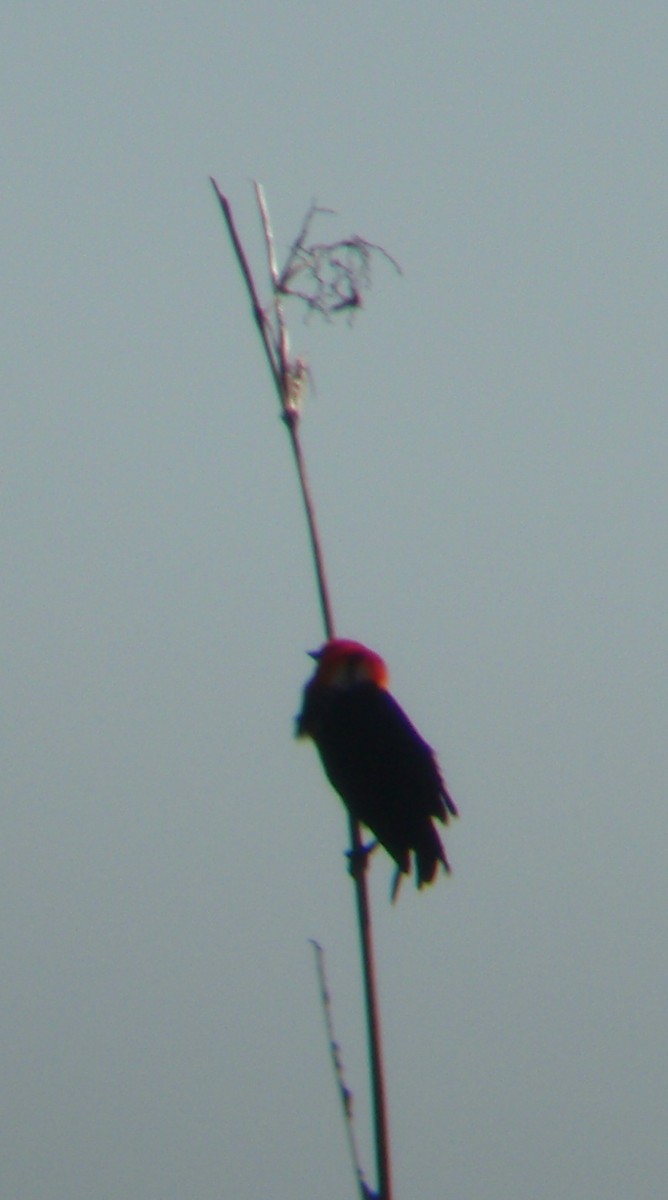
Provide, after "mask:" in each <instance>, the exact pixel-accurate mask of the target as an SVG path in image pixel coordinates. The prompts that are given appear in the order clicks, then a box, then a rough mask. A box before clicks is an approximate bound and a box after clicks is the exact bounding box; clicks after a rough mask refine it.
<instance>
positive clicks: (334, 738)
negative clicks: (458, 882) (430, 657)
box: [297, 638, 457, 897]
mask: <svg viewBox="0 0 668 1200" xmlns="http://www.w3.org/2000/svg"><path fill="white" fill-rule="evenodd" d="M311 657H312V658H314V659H315V660H316V663H317V667H316V670H315V674H314V675H313V676H312V677H311V679H309V680H308V682H307V684H306V686H305V688H304V698H303V703H302V710H301V712H300V713H299V716H298V717H297V736H298V737H310V738H312V739H313V741H314V742H315V744H316V746H317V748H318V752H319V754H320V758H321V760H322V765H323V767H324V768H325V773H326V775H327V777H328V779H329V781H330V783H331V784H332V786H333V787H334V788H335V789H336V791H337V792H338V793H339V795H340V796H341V799H342V800H343V802H344V804H345V805H346V807H347V808H348V810H349V812H350V813H351V814H352V816H353V817H354V818H355V819H356V820H358V821H360V822H361V823H362V824H363V825H366V826H367V828H368V829H370V830H371V832H372V833H373V834H374V835H375V837H376V838H377V840H378V841H379V842H380V844H381V845H382V846H384V847H385V849H386V850H387V852H388V854H390V855H391V856H392V858H393V859H394V861H395V862H396V864H397V868H398V870H397V875H396V879H395V884H394V888H393V897H394V895H396V891H397V888H398V884H399V882H400V880H401V875H402V874H406V875H408V874H410V870H411V854H413V855H414V857H415V874H416V883H417V886H418V887H419V888H420V887H422V885H423V884H424V883H431V882H432V880H433V879H434V876H435V875H436V871H437V869H438V864H439V862H440V863H442V865H443V868H444V870H445V871H449V870H450V865H449V863H448V860H447V857H446V854H445V848H444V846H443V844H442V842H441V839H440V837H439V835H438V832H437V830H436V827H435V826H434V823H433V818H434V817H436V818H437V819H438V820H439V821H441V822H442V823H443V824H444V825H447V823H448V819H449V816H453V817H456V816H457V809H456V807H455V804H454V801H453V800H452V797H451V796H450V794H449V793H448V789H447V787H446V785H445V780H444V779H443V776H442V775H441V772H440V770H439V767H438V763H437V762H436V757H435V755H434V752H433V750H432V749H431V747H430V746H428V745H427V743H426V742H425V741H424V739H423V738H422V737H420V734H419V733H418V731H417V729H416V728H415V726H414V725H412V724H411V722H410V720H409V719H408V717H407V716H406V713H405V712H404V711H403V709H402V708H401V707H400V706H399V705H398V704H397V702H396V700H395V699H394V698H393V697H392V696H391V695H390V692H389V691H388V684H389V675H388V670H387V666H386V665H385V663H384V661H383V659H382V658H381V657H380V655H379V654H376V653H375V652H374V651H373V650H369V649H367V647H366V646H362V645H361V644H360V642H351V641H348V640H347V639H343V638H333V639H332V640H331V641H329V642H326V643H325V645H324V646H322V647H321V648H320V650H313V651H311Z"/></svg>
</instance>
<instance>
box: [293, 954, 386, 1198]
mask: <svg viewBox="0 0 668 1200" xmlns="http://www.w3.org/2000/svg"><path fill="white" fill-rule="evenodd" d="M309 940H310V942H311V945H312V946H313V952H314V954H315V968H316V972H317V975H318V987H319V989H320V1000H321V1002H322V1012H323V1016H324V1018H325V1029H326V1030H327V1041H328V1042H329V1053H330V1057H331V1060H332V1068H333V1071H334V1075H335V1078H336V1083H337V1086H338V1089H339V1097H340V1099H341V1109H342V1111H343V1120H344V1124H345V1128H346V1137H347V1139H348V1149H349V1151H350V1158H351V1161H352V1164H353V1170H354V1172H355V1175H356V1177H357V1181H358V1183H359V1186H360V1192H361V1196H362V1200H377V1197H376V1193H375V1192H373V1191H372V1190H371V1188H370V1187H369V1185H368V1183H367V1182H366V1180H365V1178H364V1171H363V1170H362V1165H361V1161H360V1155H359V1149H358V1146H357V1138H356V1136H355V1123H354V1121H353V1101H354V1096H353V1093H352V1092H351V1090H350V1088H349V1087H348V1085H347V1083H346V1076H345V1071H344V1069H343V1058H342V1056H341V1047H340V1045H339V1043H338V1041H337V1040H336V1035H335V1033H334V1018H333V1016H332V998H331V995H330V992H329V987H328V986H327V972H326V970H325V952H324V950H323V948H322V946H321V945H320V942H317V941H316V940H315V939H314V938H310V939H309Z"/></svg>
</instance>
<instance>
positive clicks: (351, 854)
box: [346, 839, 378, 879]
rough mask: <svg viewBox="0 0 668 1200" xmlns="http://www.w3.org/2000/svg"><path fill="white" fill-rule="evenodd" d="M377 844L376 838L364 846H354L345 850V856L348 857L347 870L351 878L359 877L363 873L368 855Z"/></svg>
mask: <svg viewBox="0 0 668 1200" xmlns="http://www.w3.org/2000/svg"><path fill="white" fill-rule="evenodd" d="M377 845H378V842H377V840H375V839H374V841H373V842H369V843H368V844H367V845H366V846H364V845H359V846H355V847H354V849H352V850H346V858H347V859H348V870H349V871H350V874H351V875H352V877H353V879H359V877H360V876H361V875H363V874H364V872H365V871H366V868H367V863H368V861H369V856H370V855H371V854H372V853H373V851H374V850H375V849H376V846H377Z"/></svg>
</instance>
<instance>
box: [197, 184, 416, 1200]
mask: <svg viewBox="0 0 668 1200" xmlns="http://www.w3.org/2000/svg"><path fill="white" fill-rule="evenodd" d="M211 183H212V185H213V188H214V191H215V193H216V196H217V198H218V202H219V204H220V206H221V209H222V211H223V216H224V217H225V221H226V223H227V228H228V232H229V234H230V239H231V241H232V245H233V248H234V251H235V254H236V258H237V262H238V264H239V267H240V269H241V273H242V276H243V278H244V282H245V284H246V289H247V291H248V295H249V298H250V301H251V308H252V311H253V316H254V318H255V322H256V325H257V327H258V331H259V333H260V337H261V339H262V343H263V346H264V349H265V353H266V355H267V359H268V361H269V365H270V369H271V372H272V377H273V380H274V384H275V386H276V390H277V393H278V399H279V403H280V406H281V417H282V419H283V421H284V423H285V426H286V428H287V430H288V434H289V437H290V444H291V447H292V453H293V456H294V460H295V466H296V469H297V476H298V479H299V486H300V490H301V494H302V501H303V504H304V512H305V515H306V522H307V526H308V533H309V540H310V543H311V551H312V554H313V564H314V569H315V575H316V584H317V589H318V597H319V600H320V609H321V612H322V619H323V626H324V630H325V637H326V638H327V639H328V640H329V639H330V638H333V637H334V636H335V629H334V616H333V611H332V605H331V601H330V597H329V589H328V586H327V579H326V575H325V562H324V557H323V553H322V547H321V544H320V537H319V533H318V526H317V522H316V517H315V508H314V504H313V497H312V494H311V489H310V486H309V482H308V477H307V474H306V463H305V460H304V455H303V452H302V448H301V442H300V439H299V420H300V415H301V408H300V400H301V394H302V391H303V387H304V383H305V379H306V375H307V373H308V366H307V364H306V362H305V360H304V359H301V358H297V359H295V360H294V362H293V361H291V359H290V356H289V347H288V337H287V329H286V327H285V322H284V315H283V310H282V306H281V297H282V296H297V297H299V298H301V299H303V300H304V301H305V302H306V303H307V305H308V306H309V307H310V308H312V309H316V310H318V311H320V312H322V313H323V314H324V315H325V316H328V317H330V316H332V315H333V314H334V313H336V312H339V311H341V310H343V309H346V308H348V309H352V308H355V307H359V304H360V303H361V299H358V292H360V294H361V289H362V288H364V287H368V285H369V281H370V274H369V271H370V265H369V264H370V255H371V251H372V250H380V251H381V253H383V254H384V255H385V256H386V257H387V258H388V259H390V261H391V262H394V260H393V259H391V258H390V256H389V255H387V254H386V252H385V251H384V250H382V247H378V246H374V245H373V243H371V242H365V241H364V240H363V239H362V238H348V239H345V240H344V241H342V242H335V243H332V244H331V245H329V246H325V245H318V244H316V245H314V246H307V245H306V238H307V236H308V230H309V228H310V224H311V221H312V219H313V217H314V216H315V215H316V214H317V213H320V212H326V211H328V210H326V209H319V208H318V207H317V206H316V205H312V206H311V208H310V209H309V211H308V213H307V215H306V217H305V219H304V222H303V224H302V228H301V230H300V232H299V234H298V236H297V238H296V240H295V241H294V242H293V244H292V247H291V250H290V253H289V255H288V260H287V263H286V266H285V267H284V269H283V271H282V272H281V273H280V274H279V273H278V267H277V264H276V256H275V249H274V239H273V234H272V231H271V223H270V220H269V213H268V209H267V204H266V200H265V197H264V193H263V191H262V188H261V187H260V186H259V185H257V184H256V197H257V202H258V207H259V210H260V218H261V221H262V225H263V229H264V235H265V245H266V249H267V257H268V262H269V274H270V276H271V281H272V290H273V312H274V314H275V320H274V321H273V322H272V320H270V318H269V317H268V315H267V313H266V312H265V310H264V309H263V308H262V306H261V304H260V301H259V298H258V293H257V288H256V286H255V282H254V279H253V275H252V272H251V270H250V267H249V265H248V260H247V258H246V255H245V253H244V249H243V246H242V245H241V242H240V239H239V236H238V234H237V231H236V227H235V224H234V219H233V216H232V210H231V208H230V204H229V202H228V200H227V198H226V197H225V196H224V195H223V193H222V192H221V191H220V188H219V187H218V184H217V183H216V181H215V179H212V180H211ZM348 251H351V252H352V253H353V259H352V261H349V262H347V263H346V262H344V260H343V259H341V258H340V253H343V252H348ZM394 265H395V266H397V264H396V263H394ZM397 269H399V268H398V266H397ZM329 270H332V271H333V272H334V281H331V280H330V277H329V275H328V271H329ZM299 272H303V273H304V275H305V277H307V278H310V279H311V280H312V288H314V289H315V290H314V291H312V292H309V291H308V290H305V291H304V292H303V294H302V293H299V292H296V291H294V290H292V289H291V288H290V287H289V283H290V280H291V279H292V278H294V277H295V275H296V274H297V273H299ZM346 289H348V290H346ZM349 832H350V845H351V852H350V853H351V862H353V863H355V864H356V870H355V871H354V872H352V874H353V879H354V881H355V897H356V904H357V920H358V927H359V936H360V953H361V959H362V974H363V979H364V996H365V1009H366V1018H367V1038H368V1046H369V1070H370V1075H371V1093H372V1100H373V1116H374V1133H375V1139H374V1140H375V1149H376V1169H377V1176H378V1192H377V1194H374V1193H373V1192H371V1191H370V1190H369V1189H368V1187H367V1185H366V1184H364V1183H363V1181H362V1180H361V1179H360V1182H361V1184H362V1185H363V1187H364V1188H365V1189H366V1191H365V1192H364V1193H363V1195H364V1200H371V1198H373V1200H392V1181H391V1166H390V1144H389V1132H388V1120H387V1105H386V1099H385V1073H384V1067H383V1053H382V1037H381V1029H380V1011H379V1004H378V990H377V985H376V970H375V956H374V948H373V938H372V927H371V910H370V906H369V894H368V888H367V880H366V867H367V858H368V855H366V854H364V853H363V844H362V837H361V832H360V827H359V824H358V822H357V821H355V820H354V818H353V817H352V816H350V815H349ZM356 1170H357V1166H356ZM358 1178H360V1177H359V1175H358Z"/></svg>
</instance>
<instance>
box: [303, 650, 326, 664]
mask: <svg viewBox="0 0 668 1200" xmlns="http://www.w3.org/2000/svg"><path fill="white" fill-rule="evenodd" d="M306 653H307V654H308V656H309V658H314V659H315V661H316V662H318V661H319V660H320V659H321V658H322V650H307V651H306Z"/></svg>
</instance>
